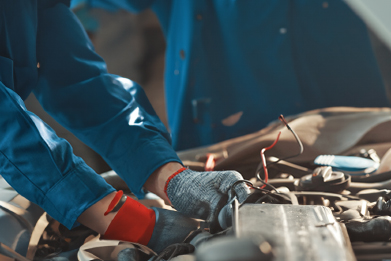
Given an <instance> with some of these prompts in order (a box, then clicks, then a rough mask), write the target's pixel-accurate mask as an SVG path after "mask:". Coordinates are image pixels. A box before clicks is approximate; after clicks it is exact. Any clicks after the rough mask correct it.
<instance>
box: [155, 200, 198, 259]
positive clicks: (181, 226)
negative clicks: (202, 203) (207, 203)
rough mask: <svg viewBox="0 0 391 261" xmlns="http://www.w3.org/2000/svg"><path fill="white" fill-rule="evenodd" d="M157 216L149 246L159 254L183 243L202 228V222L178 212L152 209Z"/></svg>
mask: <svg viewBox="0 0 391 261" xmlns="http://www.w3.org/2000/svg"><path fill="white" fill-rule="evenodd" d="M152 209H153V211H155V214H156V223H155V227H154V229H153V233H152V237H151V239H150V240H149V242H148V244H147V246H148V247H149V248H151V249H153V250H155V251H156V252H157V253H160V252H161V251H162V250H164V249H165V248H166V247H168V246H170V245H172V244H175V243H182V242H183V241H184V240H185V239H186V237H187V236H188V235H189V234H190V232H192V231H194V230H197V229H198V228H199V227H200V222H199V221H197V220H195V219H194V218H190V217H188V216H186V215H184V214H182V213H180V212H178V211H172V210H167V209H162V208H152Z"/></svg>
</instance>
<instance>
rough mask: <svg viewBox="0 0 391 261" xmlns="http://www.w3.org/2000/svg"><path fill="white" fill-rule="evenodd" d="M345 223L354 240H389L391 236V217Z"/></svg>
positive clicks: (351, 238)
mask: <svg viewBox="0 0 391 261" xmlns="http://www.w3.org/2000/svg"><path fill="white" fill-rule="evenodd" d="M345 225H346V229H347V231H348V234H349V237H350V240H351V241H352V242H354V241H363V242H375V241H388V240H389V239H390V238H391V217H378V218H374V219H371V220H351V221H349V222H347V223H345Z"/></svg>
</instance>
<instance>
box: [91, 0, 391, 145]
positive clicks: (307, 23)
mask: <svg viewBox="0 0 391 261" xmlns="http://www.w3.org/2000/svg"><path fill="white" fill-rule="evenodd" d="M87 2H88V3H89V4H90V5H91V6H93V7H103V8H106V9H108V10H116V9H117V8H122V9H126V10H129V11H132V12H138V11H141V10H143V9H145V8H148V7H150V8H152V9H153V10H154V12H155V13H156V14H157V16H158V18H159V20H160V23H161V26H162V29H163V32H164V34H165V36H166V40H167V51H166V67H165V90H166V104H167V105H166V106H167V115H168V122H169V126H170V130H171V132H172V139H173V146H174V148H175V149H177V150H182V149H187V148H191V147H196V146H201V145H208V144H212V143H215V142H219V141H222V140H225V139H229V138H233V137H237V136H240V135H244V134H248V133H251V132H254V131H257V130H259V129H261V128H263V127H265V125H267V124H268V123H269V122H270V121H273V120H275V119H277V118H278V116H279V115H280V114H284V115H292V114H296V113H300V112H303V111H307V110H311V109H315V108H322V107H329V106H357V107H382V106H389V102H388V100H387V98H386V92H385V89H384V85H383V81H382V78H381V75H380V71H379V68H378V65H377V62H376V60H375V57H374V53H373V50H372V47H371V44H370V40H369V37H368V33H367V29H366V27H365V25H364V24H363V22H362V21H361V20H360V19H359V18H358V17H357V16H356V15H355V14H354V13H353V12H352V11H351V10H350V8H349V7H348V6H347V5H346V4H345V3H344V2H343V1H342V0H327V1H325V0H293V1H287V0H87ZM232 115H236V117H235V116H233V117H231V118H230V116H232ZM230 119H231V120H230Z"/></svg>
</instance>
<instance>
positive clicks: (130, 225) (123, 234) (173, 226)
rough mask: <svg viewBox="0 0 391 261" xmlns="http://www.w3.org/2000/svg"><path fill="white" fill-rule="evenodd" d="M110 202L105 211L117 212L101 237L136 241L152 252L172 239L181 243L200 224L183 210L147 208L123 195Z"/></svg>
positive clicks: (159, 250)
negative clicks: (183, 212)
mask: <svg viewBox="0 0 391 261" xmlns="http://www.w3.org/2000/svg"><path fill="white" fill-rule="evenodd" d="M121 195H122V194H120V196H121ZM117 201H118V202H117ZM114 203H115V204H113V206H111V207H110V209H109V210H108V212H106V213H110V212H111V211H112V210H113V209H118V212H117V213H116V215H115V217H114V219H113V220H112V221H111V223H110V225H109V227H108V228H107V230H106V232H105V233H104V235H103V236H102V238H104V239H112V240H123V241H128V242H134V243H140V244H142V245H147V246H148V247H149V248H151V249H152V250H154V251H155V252H156V253H160V252H161V251H162V250H163V249H165V248H166V247H167V246H169V245H172V244H174V243H182V242H183V241H184V239H185V238H186V237H187V236H188V235H189V234H190V232H191V231H193V230H196V229H198V228H199V226H200V222H199V221H197V220H195V219H193V218H190V217H188V216H186V215H185V214H182V213H180V212H177V211H170V210H165V209H160V208H152V209H148V208H147V207H145V206H144V205H142V204H140V203H139V202H137V201H135V200H133V199H131V198H128V197H126V196H121V199H120V200H118V199H117V200H115V202H114Z"/></svg>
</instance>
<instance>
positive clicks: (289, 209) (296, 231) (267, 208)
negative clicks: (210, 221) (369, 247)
mask: <svg viewBox="0 0 391 261" xmlns="http://www.w3.org/2000/svg"><path fill="white" fill-rule="evenodd" d="M233 218H234V220H233V224H234V231H235V234H236V236H237V237H239V238H252V239H254V240H255V241H257V240H259V241H262V240H266V241H267V242H268V243H269V244H270V245H271V246H272V249H273V250H272V251H273V254H274V259H273V260H292V261H293V260H300V261H303V260H311V261H317V260H319V261H320V260H322V261H323V260H330V261H331V260H332V261H335V260H340V261H341V260H356V258H355V256H354V253H353V252H352V250H351V249H352V248H351V245H350V241H349V238H348V237H347V233H346V229H345V228H342V227H341V226H340V224H339V223H338V222H337V221H336V220H335V218H334V216H333V215H332V213H331V210H330V209H329V208H326V207H323V206H301V205H278V204H245V205H243V206H241V207H240V208H239V210H237V213H234V217H233ZM345 235H346V236H345Z"/></svg>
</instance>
